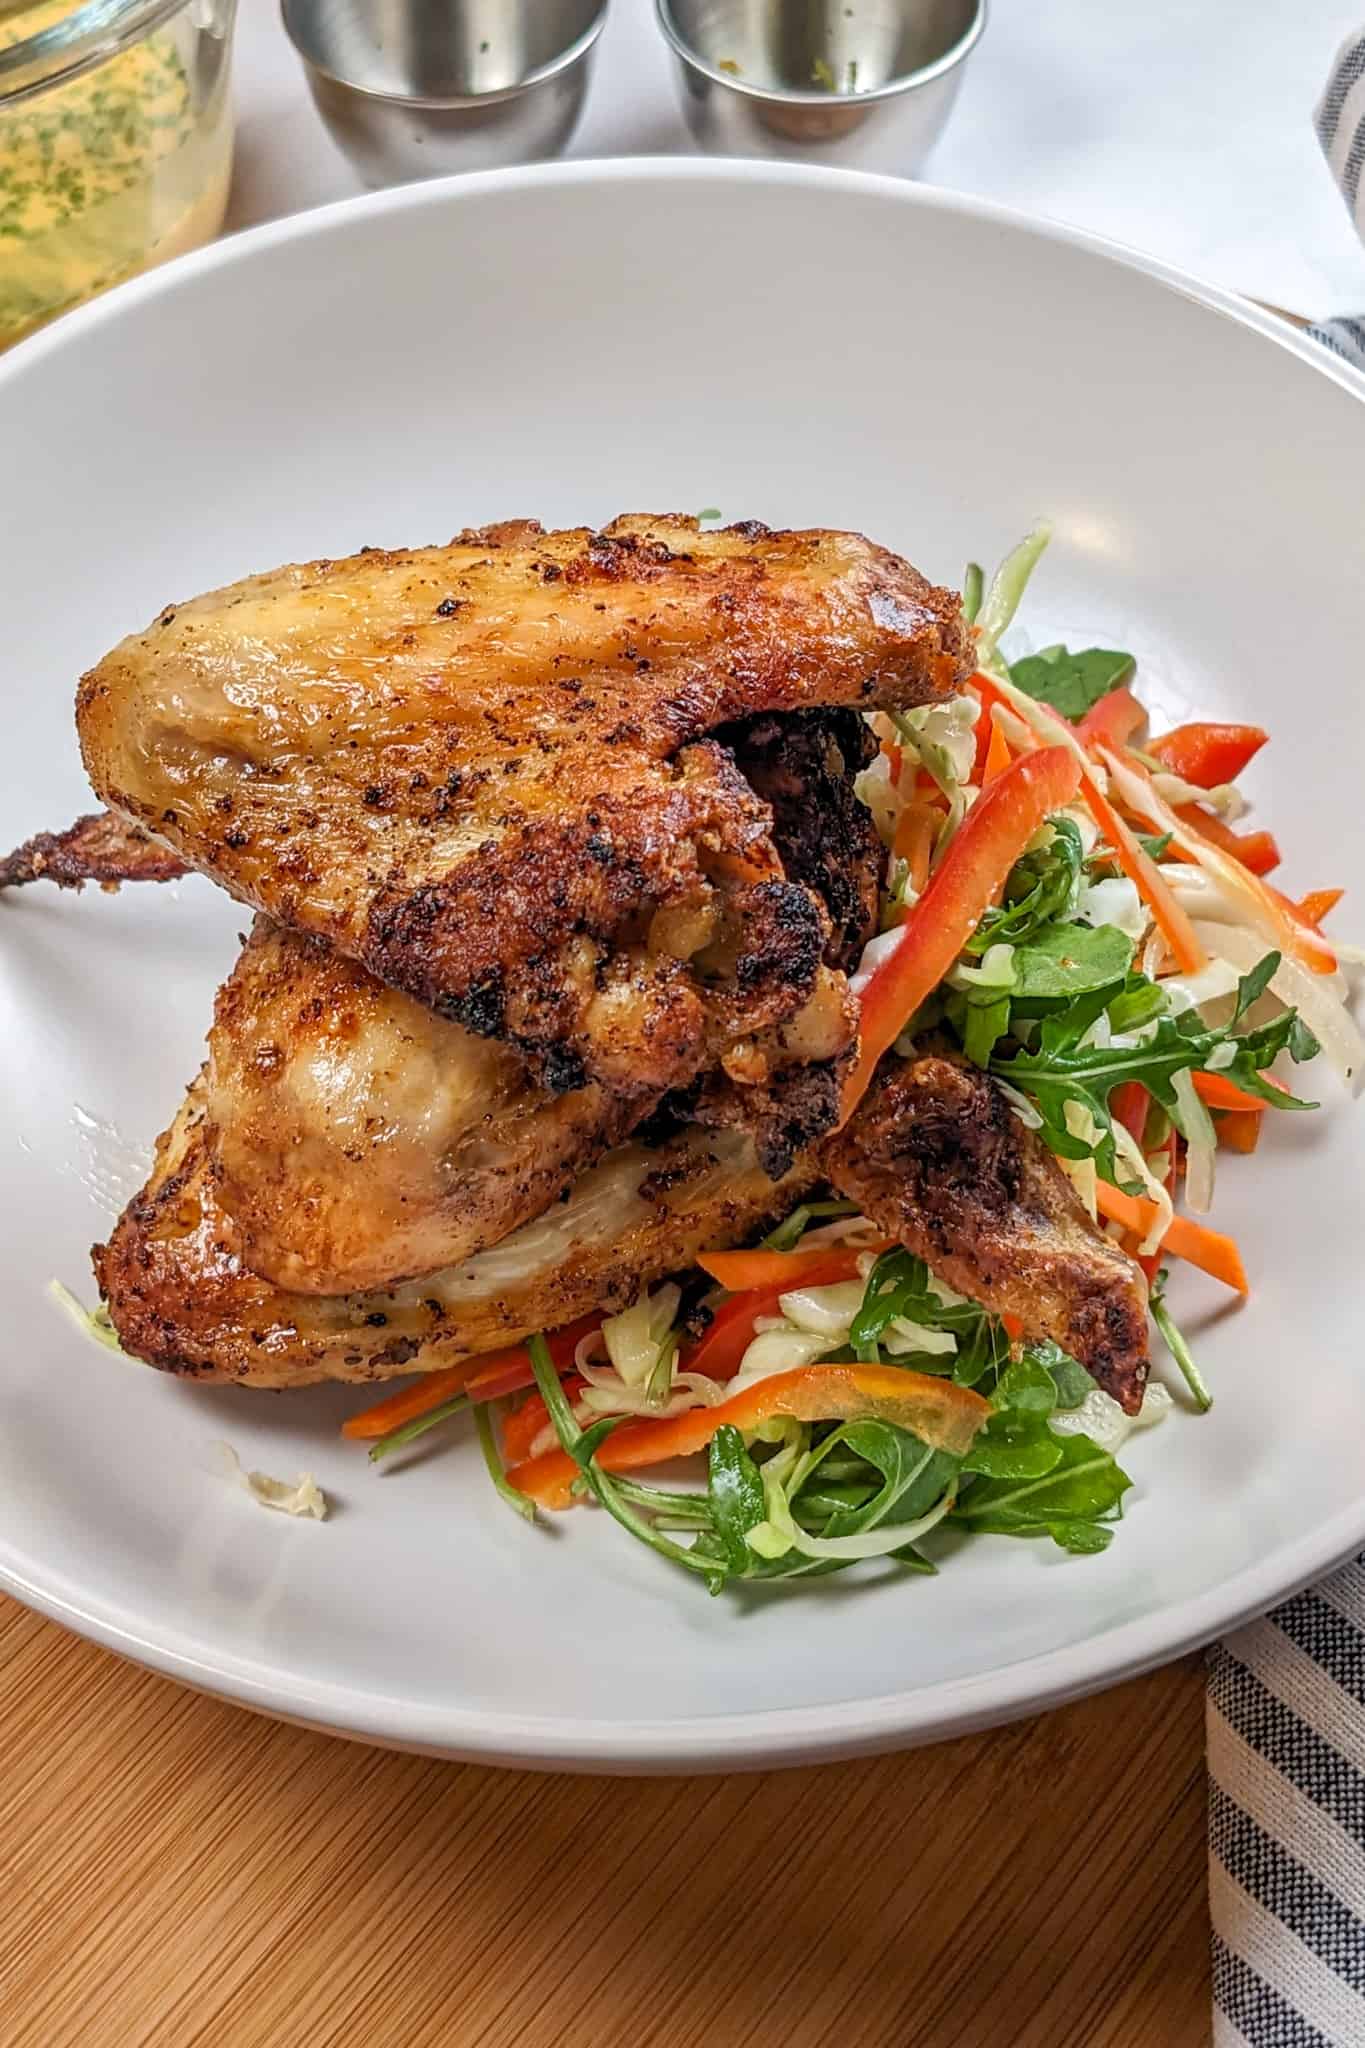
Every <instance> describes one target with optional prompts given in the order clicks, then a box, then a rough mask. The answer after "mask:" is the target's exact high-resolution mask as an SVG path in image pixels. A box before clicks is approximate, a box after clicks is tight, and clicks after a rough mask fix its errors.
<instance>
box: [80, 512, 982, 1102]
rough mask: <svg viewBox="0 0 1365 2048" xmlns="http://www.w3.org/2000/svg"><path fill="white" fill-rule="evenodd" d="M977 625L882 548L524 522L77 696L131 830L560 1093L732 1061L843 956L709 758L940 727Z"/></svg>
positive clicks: (419, 553) (154, 635)
mask: <svg viewBox="0 0 1365 2048" xmlns="http://www.w3.org/2000/svg"><path fill="white" fill-rule="evenodd" d="M968 664H969V651H968V636H967V634H966V630H965V628H964V625H963V622H962V618H961V614H960V609H959V606H958V601H957V599H956V598H955V597H953V596H951V595H950V594H949V593H947V592H946V591H942V590H936V589H934V588H932V587H931V586H930V585H929V584H927V583H926V582H925V581H924V579H923V578H922V577H920V576H919V575H918V574H917V573H916V572H915V571H914V570H913V569H911V568H910V567H909V566H908V565H907V564H906V563H904V562H902V561H900V560H899V559H898V558H897V557H895V556H893V555H890V554H887V553H886V552H884V551H883V550H881V549H878V548H875V547H873V546H872V545H871V544H870V543H869V542H867V541H865V540H862V539H861V538H859V537H858V536H856V535H852V534H841V533H827V532H810V533H770V532H768V531H767V529H765V528H763V527H761V526H757V525H746V526H742V527H734V528H730V529H727V530H726V531H723V532H707V533H702V532H699V531H698V530H697V526H696V522H695V521H693V520H685V519H670V518H660V519H649V518H636V519H624V520H618V521H617V522H616V523H615V524H614V525H613V526H611V527H609V528H607V529H606V531H605V532H603V533H600V534H595V533H592V532H590V531H588V530H586V529H574V530H571V531H568V532H563V533H552V534H545V533H542V532H541V531H540V530H539V528H538V527H537V526H536V525H535V524H534V522H517V523H514V524H510V525H507V526H503V527H494V528H490V529H489V530H487V531H486V532H482V533H471V534H467V535H465V536H463V537H462V538H461V539H460V540H459V541H457V542H455V543H453V544H452V545H451V546H449V547H444V548H427V549H417V550H408V551H400V552H389V551H382V550H374V551H371V552H368V553H365V554H361V555H358V556H354V557H352V558H350V559H349V560H346V561H340V562H313V563H308V564H304V565H302V566H299V567H294V568H287V569H281V570H276V571H274V572H272V573H271V574H268V575H264V576H257V577H252V578H248V579H247V580H246V581H245V582H242V583H239V584H235V585H232V586H230V587H229V588H227V589H225V590H221V591H217V592H214V593H212V594H211V595H209V596H207V597H202V598H198V599H195V600H194V601H192V602H191V603H188V604H185V605H181V606H179V607H171V608H168V609H167V610H166V611H165V612H163V613H162V615H161V617H160V618H159V619H158V620H157V621H156V622H155V624H154V625H153V626H152V627H151V628H150V629H149V630H148V631H147V632H146V633H144V634H141V635H138V636H135V637H133V638H131V639H129V640H126V641H124V642H123V644H122V645H121V646H120V647H118V648H117V649H115V651H114V652H113V653H112V654H111V655H109V656H108V657H107V658H106V659H105V660H104V661H103V662H101V663H100V664H99V666H98V667H97V668H96V669H94V670H93V671H92V672H91V673H90V674H89V675H88V676H87V677H86V678H85V680H84V682H83V683H82V686H81V690H80V695H79V700H78V712H77V718H78V725H79V729H80V736H81V743H82V749H83V752H84V755H85V760H86V765H87V767H88V769H89V771H90V775H91V779H92V781H93V782H94V784H95V786H96V788H97V790H98V791H99V792H100V794H101V795H102V796H103V797H104V798H105V800H106V801H107V802H108V803H110V804H111V805H114V806H115V807H117V808H118V809H120V810H121V811H123V812H126V813H127V814H128V815H130V816H132V817H135V818H136V819H138V820H139V821H141V822H142V823H143V824H144V825H145V826H146V827H147V828H148V829H149V830H152V831H154V832H156V833H157V834H159V835H161V836H163V837H164V838H165V839H166V840H168V841H169V842H170V843H171V844H172V845H173V846H174V847H175V848H176V849H177V850H178V851H179V852H181V853H182V854H183V855H184V856H185V857H186V858H187V859H188V860H189V861H191V862H192V863H193V864H194V865H195V866H197V867H201V868H203V869H205V870H207V871H208V872H210V873H211V874H213V875H214V876H215V877H216V878H217V879H218V880H219V881H221V882H222V883H224V885H225V886H226V887H228V888H229V889H230V890H231V891H232V892H233V893H234V894H236V895H238V896H240V897H242V898H243V899H245V900H247V901H249V902H252V903H254V904H256V905H257V906H258V907H260V908H261V909H263V910H265V911H266V912H267V913H268V914H269V915H271V916H272V917H273V918H274V919H276V920H277V921H278V922H280V923H282V924H285V925H289V926H293V927H295V928H297V929H298V930H300V931H304V932H308V933H310V934H313V935H315V936H318V937H321V938H324V939H326V940H327V941H329V942H330V943H331V944H333V945H334V946H335V947H336V948H337V949H338V950H339V951H341V952H344V953H347V954H349V955H350V956H351V957H353V958H354V959H356V960H358V961H360V962H361V963H362V964H363V965H365V966H367V967H368V968H369V969H370V970H371V972H373V973H374V974H375V975H377V976H378V977H379V978H380V979H381V980H383V981H386V982H388V983H389V984H391V985H392V986H394V987H396V988H400V989H403V990H405V991H406V992H408V993H409V994H411V995H413V996H415V997H417V998H418V999H419V1000H420V1001H422V1002H425V1003H427V1004H429V1005H430V1006H431V1007H433V1008H435V1009H437V1010H439V1011H440V1012H441V1013H442V1014H443V1015H445V1016H446V1017H449V1018H452V1019H454V1020H455V1021H456V1022H458V1023H461V1024H463V1025H464V1026H465V1027H466V1029H468V1030H470V1031H472V1032H475V1033H477V1034H478V1035H480V1036H485V1037H493V1038H501V1039H505V1040H507V1041H508V1042H509V1043H511V1044H512V1045H514V1046H515V1047H516V1048H517V1049H518V1050H520V1051H521V1052H522V1053H523V1054H525V1055H527V1056H528V1057H530V1058H531V1059H533V1060H534V1062H535V1063H536V1064H537V1067H538V1070H539V1072H540V1073H541V1075H542V1077H543V1078H544V1079H545V1081H546V1083H547V1085H549V1086H550V1087H552V1088H555V1089H569V1088H576V1087H579V1086H581V1085H582V1084H583V1083H584V1082H585V1081H587V1080H601V1081H602V1082H604V1083H605V1084H606V1085H607V1086H609V1087H610V1088H612V1089H613V1090H614V1091H618V1092H623V1093H627V1094H633V1095H636V1096H638V1097H641V1098H646V1097H656V1096H657V1095H658V1094H660V1093H661V1092H662V1091H663V1090H664V1089H666V1088H669V1087H673V1086H677V1085H680V1084H684V1083H686V1082H687V1081H688V1080H690V1079H691V1077H692V1076H693V1075H695V1074H697V1073H699V1072H701V1071H702V1070H703V1069H704V1068H706V1067H708V1066H711V1065H713V1064H716V1063H717V1062H719V1063H721V1064H723V1065H728V1064H729V1063H730V1062H731V1060H732V1059H733V1060H734V1061H735V1063H736V1067H737V1070H738V1071H739V1072H741V1073H742V1075H743V1076H744V1078H745V1079H752V1078H753V1075H754V1067H755V1064H756V1062H755V1054H754V1050H753V1048H754V1044H755V1041H756V1040H760V1039H761V1038H762V1036H763V1035H764V1034H766V1033H771V1032H772V1031H774V1030H775V1029H777V1028H779V1027H780V1026H782V1025H784V1024H785V1023H787V1022H788V1021H789V1020H791V1019H792V1018H794V1017H795V1016H796V1015H797V1014H798V1013H799V1012H800V1011H801V1010H802V1008H803V1007H804V1006H805V1005H806V1004H807V1003H809V1002H810V1000H811V998H812V996H813V995H814V994H815V993H816V991H817V985H818V981H819V973H820V968H821V965H822V964H823V963H824V956H825V955H826V953H827V951H828V950H829V949H830V947H831V945H832V944H833V943H836V940H835V934H834V932H833V930H832V925H831V920H830V918H829V916H828V915H827V913H826V912H825V911H824V910H823V908H822V906H821V905H820V904H819V902H818V901H817V900H816V897H815V895H814V894H813V892H812V890H811V889H810V888H808V887H806V886H804V885H803V884H802V883H801V882H800V881H799V880H794V879H791V878H790V877H789V876H788V875H787V873H786V872H785V870H784V868H783V864H782V861H781V859H780V857H779V856H778V853H777V851H776V848H775V846H774V843H773V838H772V816H773V814H772V811H771V809H770V808H769V806H768V805H767V804H766V803H764V802H763V801H761V800H760V798H759V796H758V795H756V794H755V791H754V789H753V788H752V787H751V786H750V784H749V783H748V782H747V781H746V780H745V779H744V776H743V775H742V774H741V773H740V771H739V769H738V768H737V766H736V763H735V759H734V756H733V754H732V753H731V751H729V750H728V749H727V748H725V747H723V746H720V745H717V744H716V743H715V742H714V741H713V740H712V739H710V738H708V737H707V736H708V735H709V734H710V733H712V732H713V731H714V729H715V728H716V727H718V726H722V725H725V724H726V723H727V722H729V721H734V720H737V719H746V718H751V717H753V716H754V715H756V714H759V713H792V712H799V711H802V710H808V709H811V708H815V707H821V706H838V705H848V706H852V707H857V708H869V709H870V708H873V707H875V706H879V705H881V706H897V705H908V704H916V703H923V702H925V701H929V700H932V699H934V698H937V697H941V696H944V695H947V694H948V693H950V692H951V691H952V689H953V688H954V687H955V685H956V684H957V683H958V681H959V680H960V679H961V678H962V677H963V676H964V675H965V673H966V670H967V667H968Z"/></svg>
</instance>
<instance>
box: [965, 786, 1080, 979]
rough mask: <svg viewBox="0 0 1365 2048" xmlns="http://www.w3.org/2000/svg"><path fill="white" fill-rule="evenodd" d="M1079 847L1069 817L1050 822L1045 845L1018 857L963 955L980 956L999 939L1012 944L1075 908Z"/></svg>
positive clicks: (1078, 886)
mask: <svg viewBox="0 0 1365 2048" xmlns="http://www.w3.org/2000/svg"><path fill="white" fill-rule="evenodd" d="M1084 858H1085V849H1084V844H1083V841H1082V839H1081V835H1080V830H1079V827H1078V826H1077V825H1076V823H1075V821H1074V820H1073V819H1071V818H1054V819H1053V820H1052V839H1051V842H1050V844H1049V845H1047V846H1045V847H1043V848H1042V849H1041V850H1040V851H1038V852H1035V853H1026V854H1023V855H1022V856H1021V857H1020V858H1019V859H1018V860H1017V861H1016V862H1015V863H1014V866H1013V867H1012V868H1011V869H1010V871H1009V874H1008V876H1007V877H1006V880H1005V889H1004V897H1003V901H1002V903H1001V905H1000V907H999V908H998V909H991V910H988V911H987V912H986V913H985V915H984V917H983V918H982V920H981V922H980V924H979V925H978V926H977V928H976V930H975V931H974V932H973V934H972V936H971V937H970V938H969V939H968V941H967V943H966V945H965V946H964V948H963V951H964V952H966V953H971V954H975V955H980V954H982V953H984V952H985V951H986V948H987V947H988V946H995V945H999V944H1000V943H1001V942H1002V941H1003V942H1005V943H1007V944H1009V945H1012V946H1018V945H1022V944H1024V943H1025V942H1026V941H1027V940H1029V939H1031V938H1033V936H1034V934H1035V933H1036V932H1039V931H1041V930H1042V928H1043V927H1044V926H1045V925H1049V924H1051V923H1053V922H1054V921H1055V920H1056V919H1057V918H1064V917H1069V916H1070V915H1071V913H1072V911H1073V910H1074V909H1075V907H1076V896H1077V893H1078V890H1079V888H1080V879H1081V869H1082V866H1083V864H1084Z"/></svg>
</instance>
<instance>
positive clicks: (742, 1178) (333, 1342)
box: [93, 1075, 815, 1387]
mask: <svg viewBox="0 0 1365 2048" xmlns="http://www.w3.org/2000/svg"><path fill="white" fill-rule="evenodd" d="M212 1140H213V1132H212V1126H211V1124H210V1123H209V1120H208V1116H207V1112H206V1108H205V1084H204V1078H203V1076H202V1075H201V1076H200V1077H199V1079H198V1080H197V1081H196V1082H195V1083H194V1084H193V1085H192V1086H191V1088H190V1090H189V1093H188V1095H187V1096H186V1099H185V1101H184V1103H183V1104H182V1106H181V1109H180V1113H179V1115H178V1116H177V1117H176V1120H175V1122H174V1124H173V1125H172V1126H171V1128H170V1130H169V1131H167V1132H166V1134H165V1135H164V1136H163V1137H162V1139H161V1140H160V1143H159V1144H158V1146H157V1156H156V1162H155V1165H154V1167H153V1170H152V1176H151V1179H150V1180H149V1182H148V1183H147V1186H146V1188H145V1189H144V1190H143V1192H142V1194H141V1195H139V1196H137V1197H136V1199H135V1200H134V1201H132V1202H130V1203H129V1205H128V1207H127V1208H126V1209H125V1210H124V1212H123V1215H122V1216H121V1217H120V1218H119V1220H118V1222H117V1224H116V1225H115V1226H114V1230H113V1233H112V1235H111V1237H110V1239H109V1242H108V1244H106V1245H96V1246H95V1248H94V1254H93V1256H94V1264H95V1274H96V1277H97V1279H98V1281H99V1285H100V1291H101V1293H102V1295H103V1296H104V1299H105V1301H106V1302H107V1303H108V1307H109V1313H110V1316H111V1318H112V1320H113V1323H114V1327H115V1329H116V1330H117V1331H118V1333H119V1337H120V1339H121V1340H122V1342H123V1344H124V1347H125V1348H126V1349H127V1350H128V1351H129V1352H131V1353H132V1354H133V1355H134V1356H135V1357H138V1358H143V1359H146V1360H147V1361H148V1362H149V1363H150V1364H152V1365H155V1366H160V1367H161V1368H163V1369H164V1370H165V1371H168V1372H174V1373H180V1374H183V1375H184V1376H186V1377H188V1378H191V1379H201V1380H221V1381H235V1382H238V1383H240V1384H241V1385H244V1386H253V1387H298V1386H307V1385H310V1384H311V1383H312V1382H314V1381H317V1380H328V1379H336V1380H383V1379H390V1378H392V1377H393V1376H394V1375H395V1374H398V1373H412V1372H426V1371H432V1370H434V1369H435V1368H437V1367H438V1366H448V1365H453V1364H455V1363H457V1362H458V1361H459V1360H461V1359H463V1358H467V1357H471V1356H473V1355H475V1354H477V1353H481V1352H485V1351H491V1350H496V1349H498V1348H499V1347H501V1346H502V1345H504V1344H511V1343H515V1342H517V1341H519V1340H520V1339H521V1338H523V1337H525V1336H527V1335H528V1334H529V1333H530V1332H532V1331H534V1330H544V1329H555V1328H557V1327H559V1326H560V1325H562V1324H565V1323H569V1322H572V1321H574V1320H575V1319H576V1318H577V1317H578V1316H581V1315H584V1314H586V1313H587V1312H588V1311H589V1310H590V1309H593V1308H595V1307H598V1306H604V1307H607V1308H613V1309H615V1308H624V1307H626V1306H627V1305H628V1304H629V1303H630V1302H631V1301H633V1300H634V1299H635V1297H636V1295H637V1294H638V1293H639V1292H640V1290H641V1289H642V1288H645V1287H649V1286H651V1285H652V1284H653V1283H654V1282H655V1281H657V1280H659V1279H661V1278H662V1277H663V1276H664V1275H665V1274H666V1273H669V1272H672V1271H673V1270H675V1269H676V1268H682V1267H686V1266H688V1265H689V1264H691V1262H692V1261H693V1259H694V1258H695V1256H696V1254H697V1253H698V1252H699V1251H702V1250H705V1248H706V1247H707V1246H708V1245H724V1244H738V1243H740V1242H742V1241H743V1240H744V1239H745V1238H746V1237H749V1236H752V1235H753V1234H754V1233H755V1232H756V1231H758V1230H761V1229H762V1228H764V1227H765V1226H766V1225H767V1224H768V1223H770V1222H772V1221H774V1220H776V1218H777V1217H779V1216H780V1215H782V1214H784V1213H785V1212H786V1211H787V1210H788V1209H790V1208H791V1207H792V1205H793V1204H794V1203H796V1202H797V1201H799V1200H800V1198H801V1196H802V1195H803V1194H804V1193H805V1192H806V1191H807V1190H808V1189H809V1188H810V1187H811V1186H812V1185H813V1183H814V1180H815V1169H814V1167H812V1166H807V1167H805V1168H803V1169H802V1170H800V1171H797V1172H793V1173H792V1174H791V1175H789V1176H788V1178H787V1179H786V1180H785V1181H784V1182H782V1183H781V1184H780V1185H778V1186H774V1184H773V1183H772V1181H771V1180H769V1178H768V1177H767V1175H766V1174H765V1173H764V1172H763V1171H762V1170H761V1168H760V1167H759V1166H758V1165H757V1163H756V1161H755V1159H754V1155H753V1149H752V1146H751V1145H750V1143H749V1141H748V1140H747V1139H746V1138H744V1137H743V1136H741V1135H739V1134H737V1133H735V1132H728V1131H727V1132H720V1133H711V1132H704V1131H698V1130H695V1129H692V1130H684V1131H681V1132H676V1133H675V1134H674V1135H673V1136H671V1137H669V1138H666V1139H663V1140H661V1141H660V1142H657V1143H655V1144H654V1145H652V1146H645V1145H641V1144H629V1145H626V1146H623V1147H621V1148H620V1149H619V1150H618V1151H616V1152H614V1153H612V1154H610V1155H609V1156H608V1157H607V1158H606V1159H604V1160H603V1161H602V1162H601V1163H600V1164H599V1165H597V1166H596V1167H594V1168H592V1169H591V1171H589V1172H587V1173H585V1174H583V1175H582V1176H581V1177H580V1178H579V1179H578V1180H577V1181H576V1182H575V1183H574V1186H573V1189H572V1191H571V1193H570V1195H569V1197H568V1199H567V1200H566V1201H565V1202H563V1203H561V1204H556V1205H555V1206H553V1207H552V1208H551V1209H550V1210H549V1211H548V1212H547V1213H546V1215H544V1216H543V1217H541V1218H539V1219H538V1220H537V1221H535V1222H533V1223H529V1224H526V1225H524V1226H523V1227H522V1228H521V1229H520V1230H518V1231H516V1232H514V1233H513V1234H512V1235H511V1236H509V1237H507V1238H504V1239H503V1241H502V1242H501V1243H500V1244H497V1245H494V1246H493V1247H491V1248H490V1249H489V1250H486V1251H482V1252H480V1253H478V1254H477V1256H475V1257H474V1258H471V1259H468V1260H466V1261H465V1262H464V1263H463V1264H462V1265H457V1266H451V1267H449V1268H447V1269H446V1270H444V1271H443V1272H441V1273H436V1274H432V1275H430V1276H429V1277H427V1278H426V1279H423V1280H417V1281H413V1282H411V1283H409V1284H408V1285H406V1286H403V1287H398V1288H395V1289H391V1290H388V1291H384V1292H380V1291H374V1292H370V1293H363V1294H344V1295H305V1294H288V1293H285V1292H284V1291H283V1290H282V1289H280V1288H278V1287H276V1286H274V1285H272V1283H271V1282H269V1281H268V1280H263V1279H261V1278H260V1277H259V1276H258V1275H256V1274H254V1273H252V1272H250V1271H249V1270H248V1269H247V1266H246V1264H245V1262H244V1258H243V1245H242V1239H241V1235H240V1232H239V1231H238V1229H237V1227H236V1225H235V1224H234V1223H233V1221H232V1219H231V1218H230V1217H229V1216H228V1215H226V1213H225V1212H224V1211H223V1210H222V1208H221V1207H220V1206H219V1203H218V1199H217V1190H216V1185H215V1175H214V1164H213V1143H212Z"/></svg>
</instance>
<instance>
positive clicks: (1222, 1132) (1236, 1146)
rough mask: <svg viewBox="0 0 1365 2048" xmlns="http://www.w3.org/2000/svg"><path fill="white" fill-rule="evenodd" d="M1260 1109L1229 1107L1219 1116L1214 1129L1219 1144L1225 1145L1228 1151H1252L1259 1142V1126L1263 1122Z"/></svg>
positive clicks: (1263, 1105) (1262, 1105) (1262, 1108)
mask: <svg viewBox="0 0 1365 2048" xmlns="http://www.w3.org/2000/svg"><path fill="white" fill-rule="evenodd" d="M1264 1108H1265V1104H1264V1103H1262V1104H1261V1108H1260V1109H1230V1110H1228V1111H1226V1112H1225V1114H1224V1115H1222V1116H1220V1117H1219V1119H1218V1122H1217V1124H1216V1126H1215V1129H1216V1130H1217V1133H1218V1142H1219V1144H1220V1145H1226V1146H1227V1147H1228V1150H1229V1151H1230V1152H1254V1151H1255V1150H1256V1147H1257V1146H1258V1145H1259V1144H1260V1142H1261V1127H1262V1125H1263V1124H1264V1123H1265V1117H1264V1116H1263V1115H1262V1111H1263V1110H1264Z"/></svg>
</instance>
